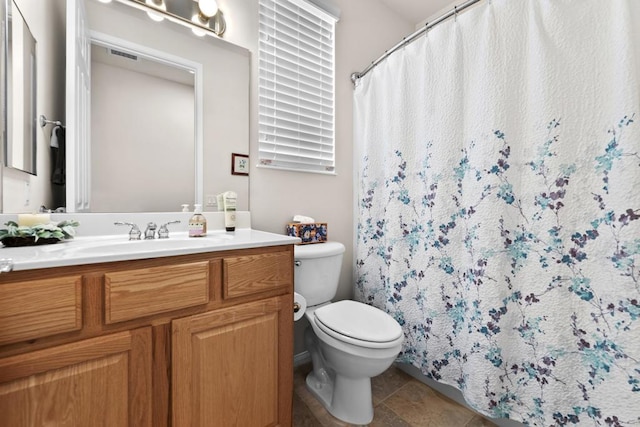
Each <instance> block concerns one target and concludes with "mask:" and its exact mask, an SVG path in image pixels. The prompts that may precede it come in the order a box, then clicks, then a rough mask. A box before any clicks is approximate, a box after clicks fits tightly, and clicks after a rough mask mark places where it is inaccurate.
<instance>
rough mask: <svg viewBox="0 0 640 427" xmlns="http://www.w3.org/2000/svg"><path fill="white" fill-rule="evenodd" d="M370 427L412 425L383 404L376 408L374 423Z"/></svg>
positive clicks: (408, 426) (409, 426)
mask: <svg viewBox="0 0 640 427" xmlns="http://www.w3.org/2000/svg"><path fill="white" fill-rule="evenodd" d="M369 427H411V424H408V423H407V422H406V421H405V420H403V419H402V418H400V417H399V416H398V415H397V414H396V413H395V412H393V411H392V410H391V409H389V408H388V407H387V405H385V404H384V403H381V404H379V405H378V406H376V407H375V409H374V411H373V421H372V422H371V424H369Z"/></svg>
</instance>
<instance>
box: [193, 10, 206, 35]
mask: <svg viewBox="0 0 640 427" xmlns="http://www.w3.org/2000/svg"><path fill="white" fill-rule="evenodd" d="M208 21H209V20H208V19H207V22H202V16H200V14H199V13H196V14H195V15H193V16H192V17H191V22H193V23H194V24H195V26H193V27H191V31H192V32H193V34H195V35H196V36H198V37H204V36H205V35H206V34H207V32H206V31H205V30H203V29H200V28H198V27H199V26H202V25H207V24H208V23H209V22H208Z"/></svg>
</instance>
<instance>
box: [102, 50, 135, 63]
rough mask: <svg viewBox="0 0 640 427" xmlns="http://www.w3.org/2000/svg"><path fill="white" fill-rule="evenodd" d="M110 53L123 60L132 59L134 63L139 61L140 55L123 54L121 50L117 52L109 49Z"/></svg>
mask: <svg viewBox="0 0 640 427" xmlns="http://www.w3.org/2000/svg"><path fill="white" fill-rule="evenodd" d="M109 53H110V54H111V55H115V56H121V57H123V58H127V59H130V60H132V61H137V60H138V55H133V54H131V53H128V52H123V51H121V50H116V49H111V48H109Z"/></svg>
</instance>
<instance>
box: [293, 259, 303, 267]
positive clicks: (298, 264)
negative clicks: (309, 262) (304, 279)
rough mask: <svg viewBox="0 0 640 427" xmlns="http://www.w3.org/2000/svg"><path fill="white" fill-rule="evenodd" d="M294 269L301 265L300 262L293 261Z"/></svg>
mask: <svg viewBox="0 0 640 427" xmlns="http://www.w3.org/2000/svg"><path fill="white" fill-rule="evenodd" d="M293 264H294V265H295V266H296V267H300V266H301V265H302V261H299V260H295V261H294V263H293Z"/></svg>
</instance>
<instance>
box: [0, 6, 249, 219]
mask: <svg viewBox="0 0 640 427" xmlns="http://www.w3.org/2000/svg"><path fill="white" fill-rule="evenodd" d="M0 1H7V0H0ZM17 1H20V2H33V3H34V4H37V3H39V2H41V1H42V0H17ZM180 1H190V0H180ZM47 2H55V3H58V4H59V5H60V6H61V7H62V8H63V10H64V8H65V5H66V4H74V3H77V4H79V5H80V6H83V7H84V9H85V11H86V24H87V26H88V30H89V31H88V34H89V37H92V38H93V41H92V48H91V50H92V52H91V58H92V60H91V71H90V77H88V79H90V88H91V89H90V98H91V100H90V103H89V108H86V109H85V110H87V111H90V120H89V123H90V130H89V136H88V138H84V140H86V141H89V147H90V148H89V149H88V150H87V152H86V154H85V155H86V158H85V159H84V160H85V161H87V162H88V164H89V167H88V168H87V170H86V171H85V170H81V169H79V168H77V167H76V164H75V163H74V162H75V161H76V160H75V159H74V156H75V154H74V152H73V149H72V148H71V149H69V148H70V147H67V153H66V154H67V169H66V172H67V173H66V184H65V185H66V186H67V187H68V186H70V185H75V181H76V180H79V179H84V180H86V182H88V184H87V190H86V191H87V192H88V194H89V199H90V200H91V202H90V204H89V208H88V209H86V210H87V211H88V212H157V211H178V210H180V208H181V205H182V204H190V205H191V206H193V203H194V202H195V201H196V199H199V200H202V201H204V202H205V203H206V201H207V200H210V199H211V198H210V197H209V196H212V195H215V194H218V193H221V192H223V191H227V190H233V191H236V192H237V193H238V208H239V209H240V210H248V209H249V200H248V198H249V180H248V177H246V176H238V175H232V174H231V157H232V153H240V154H248V152H249V90H250V61H251V58H250V52H249V51H248V50H247V49H245V48H242V47H239V46H236V45H234V44H232V43H229V42H227V41H225V40H222V39H217V38H214V37H210V36H206V37H197V36H196V35H194V34H193V33H192V32H191V30H190V29H188V28H185V27H184V26H181V25H178V24H176V23H173V22H170V21H168V20H165V21H163V22H156V21H154V20H151V19H149V16H147V14H146V13H145V12H144V11H142V10H139V9H137V8H132V7H130V6H128V5H127V1H122V0H121V1H113V2H111V3H109V4H103V3H101V2H99V1H97V0H73V1H72V0H47ZM68 12H69V11H68V10H67V17H68V16H69V13H68ZM43 20H46V18H43ZM67 21H68V18H67ZM36 34H38V33H37V32H36ZM55 36H56V37H64V35H63V34H57V35H55ZM114 41H117V43H116V42H114ZM134 47H135V48H134ZM138 47H139V48H140V49H138ZM67 49H69V44H68V43H67ZM60 60H61V61H63V62H64V57H62V58H60ZM134 65H135V66H134ZM68 69H69V67H68V66H67V72H68ZM40 71H42V70H40ZM40 71H39V72H40ZM198 79H200V83H198ZM59 84H62V85H64V84H65V83H64V81H63V82H60V83H59ZM198 100H200V101H198ZM9 108H11V107H10V106H9ZM76 112H77V111H76ZM81 112H82V111H81ZM37 114H40V112H39V111H38V112H37ZM49 118H53V119H56V120H61V121H62V122H63V123H64V124H65V125H67V132H66V135H67V141H71V140H72V139H71V136H70V129H71V121H72V120H73V119H74V117H73V116H71V117H70V114H69V113H67V114H66V116H60V115H59V116H57V117H49ZM39 130H40V129H39ZM49 132H50V127H47V128H45V129H44V130H43V131H42V133H43V134H44V135H46V137H47V138H45V145H44V148H42V147H41V151H42V150H47V151H48V145H47V144H46V143H48V136H49ZM77 137H78V135H76V138H77ZM198 141H200V144H198ZM70 162H71V163H70ZM83 174H85V176H82V175H83ZM86 174H88V175H86ZM49 178H50V177H48V176H46V177H43V179H49ZM38 179H40V177H39V176H38ZM5 181H6V179H5ZM3 189H6V183H4V184H3ZM54 190H55V188H54ZM5 191H6V190H5ZM5 200H6V198H5ZM61 204H63V205H64V204H66V205H69V203H68V201H65V200H64V198H63V200H62V202H61ZM51 207H52V208H55V207H57V206H55V205H54V206H51ZM4 208H5V213H10V212H16V210H7V209H6V208H7V203H6V202H5V206H4ZM212 209H215V207H212V206H208V207H207V206H205V210H212ZM69 210H70V211H74V210H75V211H77V210H78V209H69Z"/></svg>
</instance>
